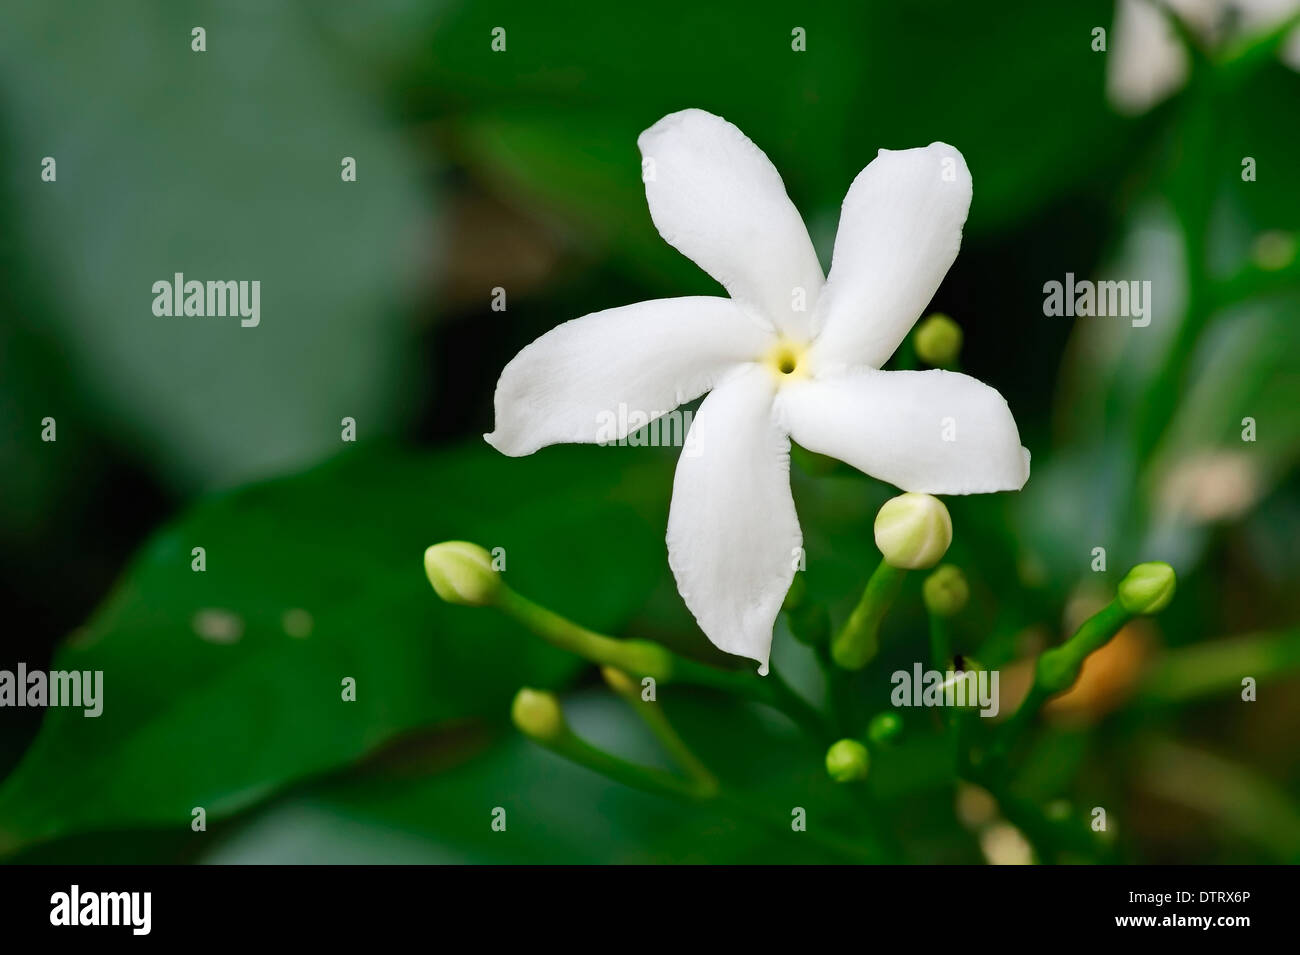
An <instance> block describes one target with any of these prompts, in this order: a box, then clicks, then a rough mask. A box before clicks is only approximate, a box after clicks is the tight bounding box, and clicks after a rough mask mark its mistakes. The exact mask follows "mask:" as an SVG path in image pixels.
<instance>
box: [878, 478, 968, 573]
mask: <svg viewBox="0 0 1300 955" xmlns="http://www.w3.org/2000/svg"><path fill="white" fill-rule="evenodd" d="M951 543H952V518H951V517H950V516H949V515H948V508H946V507H944V505H943V501H941V500H939V499H938V498H937V497H931V496H930V495H929V494H900V495H899V496H898V497H892V498H890V499H889V500H888V501H886V502H885V505H884V507H882V508H881V509H880V513H878V514H877V515H876V546H877V547H879V548H880V553H882V554H884V555H885V560H886V562H888V563H889V564H890V566H893V567H899V568H902V569H904V570H924V569H925V568H927V567H933V566H934V565H935V564H937V563H939V561H940V560H942V559H943V555H944V554H946V553H947V552H948V545H949V544H951Z"/></svg>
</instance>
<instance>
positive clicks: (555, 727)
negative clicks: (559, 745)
mask: <svg viewBox="0 0 1300 955" xmlns="http://www.w3.org/2000/svg"><path fill="white" fill-rule="evenodd" d="M510 719H511V720H512V721H514V724H515V726H517V727H518V728H519V731H520V732H521V733H523V734H524V735H525V736H530V737H532V738H533V739H535V740H537V741H538V742H541V743H553V742H555V741H556V740H558V739H560V738H561V737H562V736H564V734H565V733H567V732H568V731H569V728H568V725H567V724H566V723H565V722H564V710H563V709H562V708H561V707H560V701H559V699H558V698H557V697H556V695H555V694H554V693H548V692H546V691H545V690H531V689H529V688H528V687H524V688H523V689H522V690H520V691H519V692H518V693H516V694H515V701H514V703H512V704H511V705H510Z"/></svg>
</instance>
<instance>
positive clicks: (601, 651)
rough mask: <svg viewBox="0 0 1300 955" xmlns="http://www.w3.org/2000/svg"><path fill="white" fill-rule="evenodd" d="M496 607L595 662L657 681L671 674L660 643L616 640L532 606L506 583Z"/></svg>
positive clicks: (548, 639) (669, 656)
mask: <svg viewBox="0 0 1300 955" xmlns="http://www.w3.org/2000/svg"><path fill="white" fill-rule="evenodd" d="M495 606H496V607H497V608H498V609H500V610H501V611H503V612H504V613H506V614H507V615H509V616H511V617H513V618H514V619H515V620H518V621H519V622H520V623H522V624H523V625H524V626H525V627H527V628H528V629H529V630H531V631H532V632H533V633H535V634H537V636H539V637H541V638H542V639H543V640H545V641H546V642H547V643H550V644H551V645H553V646H556V647H559V648H560V649H561V650H568V651H569V652H570V653H576V654H578V656H581V657H586V658H587V659H588V660H591V661H592V662H593V663H599V664H601V665H602V666H611V667H614V668H615V669H618V670H622V671H623V672H624V673H629V674H632V675H633V676H636V677H643V676H649V677H654V678H655V679H656V680H667V679H668V678H669V676H670V674H671V672H672V667H673V659H672V658H673V654H672V653H671V652H670V651H669V650H667V649H665V648H664V647H661V646H660V645H659V644H657V643H650V642H649V641H647V640H615V639H614V638H613V637H607V636H605V635H604V634H600V633H595V632H594V631H591V630H588V629H586V628H585V627H580V626H578V624H576V623H574V622H573V621H572V620H569V619H567V618H565V617H561V616H560V615H559V614H558V613H555V612H554V611H552V610H548V609H547V608H545V607H543V606H541V605H540V604H536V603H533V602H532V601H531V600H529V599H528V598H527V597H523V596H521V595H520V594H517V593H515V591H513V590H511V589H510V588H509V587H507V586H506V585H505V584H502V585H501V591H500V594H499V595H498V597H497V599H496V603H495Z"/></svg>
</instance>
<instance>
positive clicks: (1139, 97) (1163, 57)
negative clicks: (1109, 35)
mask: <svg viewBox="0 0 1300 955" xmlns="http://www.w3.org/2000/svg"><path fill="white" fill-rule="evenodd" d="M1180 15H1181V14H1180ZM1112 32H1113V33H1114V39H1113V41H1112V49H1111V52H1110V53H1109V54H1107V71H1106V92H1107V95H1108V97H1109V98H1110V102H1111V105H1113V106H1114V107H1115V108H1116V109H1117V110H1119V111H1120V112H1121V113H1128V114H1130V115H1135V114H1137V113H1144V112H1146V111H1147V110H1148V109H1150V108H1151V107H1152V106H1154V105H1155V104H1156V103H1158V102H1160V101H1161V100H1162V99H1164V98H1165V97H1166V96H1168V95H1169V94H1170V93H1172V92H1173V91H1174V90H1176V89H1178V87H1180V86H1182V85H1183V82H1184V81H1185V80H1186V79H1187V54H1186V53H1184V52H1183V46H1182V43H1181V42H1180V41H1179V39H1178V37H1177V35H1176V34H1175V33H1174V28H1173V25H1172V24H1170V22H1169V19H1168V17H1166V15H1165V14H1164V13H1163V12H1162V11H1161V10H1160V9H1159V8H1158V7H1157V6H1156V5H1155V4H1153V3H1150V2H1149V0H1119V4H1118V6H1117V7H1116V8H1115V27H1114V30H1113V31H1112Z"/></svg>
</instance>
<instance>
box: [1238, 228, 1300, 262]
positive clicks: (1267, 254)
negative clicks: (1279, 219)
mask: <svg viewBox="0 0 1300 955" xmlns="http://www.w3.org/2000/svg"><path fill="white" fill-rule="evenodd" d="M1297 253H1300V241H1297V237H1296V235H1295V234H1294V233H1291V232H1282V231H1280V230H1277V229H1272V230H1270V231H1268V232H1263V233H1260V235H1259V236H1258V237H1257V238H1256V239H1255V242H1254V244H1253V245H1252V246H1251V250H1250V257H1251V259H1252V261H1254V263H1255V266H1256V267H1257V268H1260V269H1263V270H1264V271H1265V272H1279V271H1281V270H1282V269H1285V268H1289V267H1290V266H1291V264H1292V263H1293V262H1295V260H1296V255H1297Z"/></svg>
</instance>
